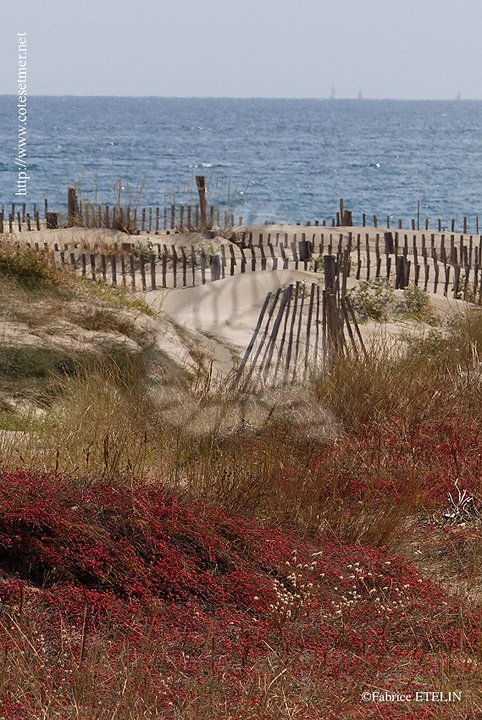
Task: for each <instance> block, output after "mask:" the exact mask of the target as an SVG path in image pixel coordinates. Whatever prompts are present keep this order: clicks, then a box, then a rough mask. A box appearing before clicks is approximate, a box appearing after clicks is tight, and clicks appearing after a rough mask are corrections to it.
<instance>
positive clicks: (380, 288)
mask: <svg viewBox="0 0 482 720" xmlns="http://www.w3.org/2000/svg"><path fill="white" fill-rule="evenodd" d="M347 294H348V296H349V298H350V302H351V304H352V306H353V309H354V310H355V312H356V313H357V314H358V317H359V318H360V320H362V321H365V320H368V319H370V318H371V319H372V320H379V321H381V320H387V319H388V315H389V311H390V308H391V306H392V305H393V299H394V293H393V288H392V287H391V285H390V284H389V283H388V281H387V280H383V279H381V278H379V279H376V280H370V281H368V280H362V282H361V283H360V284H359V285H358V287H356V288H354V289H353V290H349V291H348V293H347Z"/></svg>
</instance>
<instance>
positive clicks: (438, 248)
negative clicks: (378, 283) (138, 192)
mask: <svg viewBox="0 0 482 720" xmlns="http://www.w3.org/2000/svg"><path fill="white" fill-rule="evenodd" d="M7 237H8V236H7ZM301 238H302V239H301V240H298V238H297V235H296V233H295V234H294V235H291V236H288V233H276V235H273V236H271V235H270V234H269V233H268V234H267V237H266V236H264V235H263V233H259V234H258V237H257V238H254V237H253V234H252V233H244V234H242V235H240V236H239V237H237V238H236V237H235V242H229V243H227V244H222V245H220V246H217V247H216V248H215V251H214V252H213V251H212V250H211V252H208V250H204V249H202V244H201V245H200V246H198V247H195V246H190V247H183V246H178V247H176V246H175V245H171V246H170V247H169V248H168V246H167V245H166V244H161V243H155V244H150V245H149V249H146V248H139V247H137V248H136V246H135V244H133V243H122V246H121V248H120V249H119V247H118V244H114V252H110V253H101V252H99V250H98V249H95V247H94V250H92V249H90V248H82V247H80V246H79V245H80V243H70V244H69V243H65V244H63V245H62V247H61V246H59V244H57V243H55V244H54V245H53V247H52V246H50V245H48V244H47V243H44V245H43V246H42V247H41V246H40V244H39V243H30V242H28V235H25V236H24V238H23V242H20V240H19V236H18V235H17V236H16V238H15V240H16V243H17V245H19V246H20V245H25V246H27V247H33V248H34V249H36V250H40V249H42V250H43V249H47V250H52V251H53V252H54V257H55V259H56V261H57V262H59V263H62V264H69V265H70V266H71V267H72V268H73V269H74V270H75V271H76V272H79V273H81V274H82V275H83V276H87V277H89V278H91V279H92V280H98V281H102V282H106V283H108V284H114V285H116V284H122V285H124V286H127V287H131V288H132V289H134V290H137V291H147V290H156V289H159V288H178V287H194V286H196V285H203V284H205V283H206V282H210V281H215V280H220V279H223V278H226V277H229V276H233V275H236V274H239V273H245V272H256V271H265V270H268V271H270V270H282V269H285V270H287V269H292V270H293V269H294V270H308V271H311V272H314V273H319V272H320V271H322V269H323V264H324V255H325V254H327V255H328V256H332V255H333V256H335V258H336V267H337V268H338V270H337V272H338V273H341V276H342V277H341V282H342V283H343V284H344V285H345V286H346V283H347V281H348V278H350V277H351V278H355V279H356V280H368V281H371V280H386V281H388V282H390V283H392V284H394V286H395V287H396V288H404V287H406V286H407V285H408V284H409V283H413V284H414V285H415V286H417V287H420V288H422V289H424V290H425V291H427V292H430V293H439V294H443V295H446V296H447V295H449V294H451V295H453V297H454V298H464V299H466V300H470V301H472V302H478V303H481V302H482V262H481V259H482V236H476V237H474V236H464V235H460V236H455V235H454V234H452V235H449V236H445V235H444V234H443V233H442V234H441V235H440V236H438V237H436V236H435V235H434V234H432V235H431V236H430V237H429V236H428V235H427V236H426V235H425V234H422V235H421V237H420V234H418V235H413V237H412V238H410V240H411V241H412V242H409V236H408V234H405V235H403V236H402V235H400V234H399V233H395V234H393V233H391V232H385V233H383V235H380V234H376V236H375V237H370V235H369V234H368V233H367V234H366V235H365V237H364V238H362V235H361V234H360V233H358V234H357V235H354V234H352V233H350V232H345V233H339V234H333V233H324V232H321V233H319V234H318V235H316V234H313V236H312V239H311V240H307V239H306V233H302V234H301ZM253 240H257V243H256V244H253Z"/></svg>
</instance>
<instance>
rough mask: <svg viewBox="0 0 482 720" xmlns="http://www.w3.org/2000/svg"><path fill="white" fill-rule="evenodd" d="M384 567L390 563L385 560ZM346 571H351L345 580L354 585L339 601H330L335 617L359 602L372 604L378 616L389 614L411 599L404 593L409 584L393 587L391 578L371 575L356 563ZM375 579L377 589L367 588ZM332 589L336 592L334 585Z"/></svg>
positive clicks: (404, 605) (405, 604)
mask: <svg viewBox="0 0 482 720" xmlns="http://www.w3.org/2000/svg"><path fill="white" fill-rule="evenodd" d="M385 565H391V562H390V561H389V560H387V562H386V563H385ZM347 569H348V570H350V571H351V572H350V574H349V575H348V576H347V578H348V579H350V580H354V583H353V585H352V589H351V590H346V591H345V594H344V595H342V596H341V600H340V601H336V600H332V601H331V604H332V606H333V610H334V614H335V616H336V617H341V616H343V612H344V611H345V610H347V609H348V608H351V607H353V606H354V605H357V604H358V603H360V602H367V601H369V602H373V603H374V605H375V607H376V610H377V612H379V613H380V614H383V613H385V614H391V613H393V612H394V611H395V610H399V609H401V608H404V607H406V606H407V605H409V603H410V601H411V599H410V595H409V594H408V593H407V592H406V591H407V590H408V589H409V588H410V585H409V584H407V585H403V586H402V588H399V587H394V586H393V582H392V579H391V578H390V579H389V578H387V577H386V576H385V575H383V574H382V573H377V574H376V575H373V573H371V572H367V571H366V570H364V569H363V568H362V567H360V563H358V562H357V563H355V564H354V565H348V566H347ZM375 578H376V579H377V580H378V581H379V582H378V583H377V585H378V587H369V586H368V583H369V582H372V581H374V580H375ZM340 579H343V576H342V575H340ZM334 589H335V590H338V587H337V586H336V585H335V588H334Z"/></svg>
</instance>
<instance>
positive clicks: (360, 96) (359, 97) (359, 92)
mask: <svg viewBox="0 0 482 720" xmlns="http://www.w3.org/2000/svg"><path fill="white" fill-rule="evenodd" d="M356 99H357V100H363V95H362V91H361V90H359V91H358V95H357V96H356Z"/></svg>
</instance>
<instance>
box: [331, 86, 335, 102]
mask: <svg viewBox="0 0 482 720" xmlns="http://www.w3.org/2000/svg"><path fill="white" fill-rule="evenodd" d="M335 99H336V91H335V86H334V85H332V86H331V95H330V100H335Z"/></svg>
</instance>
